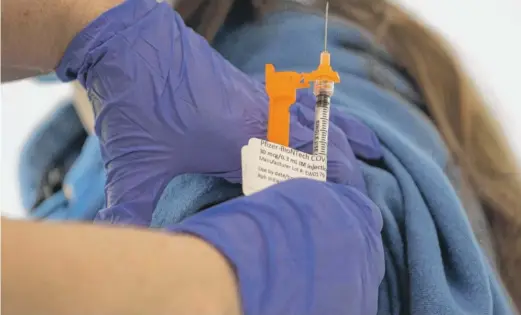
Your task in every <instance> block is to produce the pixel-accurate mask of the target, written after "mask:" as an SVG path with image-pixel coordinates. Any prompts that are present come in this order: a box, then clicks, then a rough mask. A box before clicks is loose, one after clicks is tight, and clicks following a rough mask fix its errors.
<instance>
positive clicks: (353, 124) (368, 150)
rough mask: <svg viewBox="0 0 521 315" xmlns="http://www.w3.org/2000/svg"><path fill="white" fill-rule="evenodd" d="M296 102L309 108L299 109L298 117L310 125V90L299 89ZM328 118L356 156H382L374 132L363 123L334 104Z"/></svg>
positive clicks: (311, 106) (311, 107)
mask: <svg viewBox="0 0 521 315" xmlns="http://www.w3.org/2000/svg"><path fill="white" fill-rule="evenodd" d="M297 102H298V103H299V104H301V105H302V106H303V107H304V108H307V109H309V111H305V110H301V113H302V114H303V115H302V116H301V117H300V118H301V121H302V123H303V124H305V125H308V126H311V125H312V124H313V123H314V110H315V105H316V97H315V96H314V95H313V93H311V91H310V90H299V91H298V93H297ZM329 120H330V122H331V123H332V124H334V125H335V126H336V127H338V128H340V129H341V130H342V132H343V133H344V134H345V137H346V138H347V140H348V141H349V144H350V145H351V147H352V149H353V152H354V153H355V154H356V155H357V156H360V157H362V158H365V159H379V158H381V157H382V148H381V146H380V142H379V141H378V138H377V137H376V134H375V133H374V132H373V131H372V130H371V129H370V128H369V127H367V126H366V125H365V124H364V123H362V122H361V121H359V120H358V119H356V118H355V117H353V116H351V115H349V114H347V113H344V112H342V111H341V110H339V109H338V108H336V107H335V106H331V109H330V118H329Z"/></svg>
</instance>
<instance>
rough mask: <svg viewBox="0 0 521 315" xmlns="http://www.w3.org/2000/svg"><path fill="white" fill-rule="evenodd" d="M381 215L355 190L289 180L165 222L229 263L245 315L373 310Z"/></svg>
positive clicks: (380, 268) (369, 314)
mask: <svg viewBox="0 0 521 315" xmlns="http://www.w3.org/2000/svg"><path fill="white" fill-rule="evenodd" d="M381 229H382V217H381V214H380V211H379V210H378V209H377V207H376V206H375V205H374V204H373V203H372V202H371V201H370V200H369V199H368V198H367V197H365V196H364V195H363V194H361V193H360V192H359V191H358V190H356V189H354V188H352V187H348V186H344V185H338V184H329V183H321V182H316V181H312V180H307V179H296V180H290V181H287V182H284V183H281V184H278V185H275V186H272V187H270V188H268V189H266V190H263V191H261V192H259V193H256V194H253V195H251V196H248V197H242V198H237V199H234V200H232V201H229V202H226V203H223V204H220V205H218V206H215V207H213V208H210V209H208V210H206V211H203V212H200V213H198V214H196V215H194V216H193V217H191V218H188V219H187V220H185V221H183V222H182V223H181V224H180V225H177V226H173V227H172V228H170V230H171V231H177V232H183V233H189V234H193V235H196V236H199V237H200V238H202V239H204V240H206V241H207V242H209V243H211V244H213V245H214V246H215V247H216V248H217V249H218V250H219V251H220V252H221V253H222V254H223V255H224V256H226V257H227V259H228V261H230V263H231V265H232V267H233V268H234V270H235V272H236V274H237V277H238V282H239V288H240V295H241V302H242V303H241V304H242V308H243V313H244V314H245V315H265V314H270V315H287V314H298V315H312V314H316V315H340V314H350V315H374V314H376V311H377V307H378V288H379V285H380V282H381V281H382V278H383V275H384V253H383V245H382V240H381V237H380V231H381Z"/></svg>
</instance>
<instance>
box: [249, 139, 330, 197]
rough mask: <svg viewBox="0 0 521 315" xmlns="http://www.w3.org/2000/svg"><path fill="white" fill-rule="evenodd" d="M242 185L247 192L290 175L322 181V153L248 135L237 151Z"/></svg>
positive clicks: (288, 177) (254, 190)
mask: <svg viewBox="0 0 521 315" xmlns="http://www.w3.org/2000/svg"><path fill="white" fill-rule="evenodd" d="M241 160H242V161H241V162H242V187H243V193H244V195H251V194H253V193H255V192H258V191H260V190H262V189H265V188H267V187H269V186H271V185H274V184H277V183H280V182H282V181H285V180H288V179H292V178H310V179H315V180H319V181H326V176H327V161H326V156H325V155H311V154H307V153H304V152H301V151H298V150H295V149H292V148H288V147H285V146H282V145H279V144H276V143H272V142H269V141H266V140H261V139H257V138H252V139H250V141H249V142H248V145H246V146H244V147H243V148H242V151H241Z"/></svg>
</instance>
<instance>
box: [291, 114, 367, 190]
mask: <svg viewBox="0 0 521 315" xmlns="http://www.w3.org/2000/svg"><path fill="white" fill-rule="evenodd" d="M306 110H309V109H306ZM297 112H298V110H297ZM297 112H296V114H295V115H293V116H292V122H291V125H292V128H291V141H290V146H291V147H292V148H295V149H297V150H299V151H302V152H306V153H309V154H312V153H313V129H311V128H309V126H305V125H303V124H302V123H301V121H299V118H298V113H297ZM330 135H331V137H330V141H328V158H327V160H328V162H327V167H328V170H327V176H328V177H327V179H328V181H331V182H334V183H339V184H349V185H352V186H355V187H356V188H358V189H359V190H361V191H365V184H364V181H363V178H362V175H361V172H360V170H359V169H358V168H357V167H356V157H355V155H354V153H353V151H352V150H351V147H350V146H349V144H348V142H347V140H346V138H345V136H344V135H343V133H342V131H341V130H340V129H339V128H337V127H335V126H331V125H330Z"/></svg>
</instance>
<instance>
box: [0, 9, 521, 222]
mask: <svg viewBox="0 0 521 315" xmlns="http://www.w3.org/2000/svg"><path fill="white" fill-rule="evenodd" d="M397 1H398V2H399V3H401V4H403V5H404V6H405V7H407V8H408V9H410V10H411V11H412V12H414V13H416V14H417V15H419V16H420V17H421V18H422V19H423V20H424V21H425V22H426V23H427V24H430V25H432V26H433V27H435V28H437V29H438V30H439V31H440V32H441V33H442V34H443V35H444V36H445V37H446V38H447V39H448V40H449V41H450V42H451V43H452V44H453V45H454V46H455V48H456V50H457V52H458V54H459V57H460V59H461V60H462V62H463V64H464V65H465V67H466V68H467V70H468V71H470V73H471V74H472V75H473V77H474V79H475V80H476V82H477V83H478V85H479V86H480V88H481V91H482V93H483V95H484V96H485V97H486V98H487V100H488V101H489V103H490V104H491V106H492V109H493V110H494V112H495V114H496V115H497V117H498V119H500V120H501V121H502V123H503V126H504V129H505V132H506V133H507V135H508V137H509V139H510V142H511V144H512V146H514V148H515V150H516V153H517V155H518V159H519V160H520V161H521V86H520V85H521V84H520V83H521V80H520V79H519V75H520V74H521V35H520V34H519V32H520V31H521V1H519V0H460V1H454V0H397ZM71 96H72V87H71V86H70V85H69V84H62V83H58V82H55V81H52V80H51V81H50V82H45V81H44V82H42V81H36V80H23V81H18V82H12V83H8V84H3V85H2V86H1V106H0V109H1V116H0V142H1V155H0V164H1V175H2V176H1V182H0V202H1V203H0V211H1V213H2V215H8V216H13V217H20V216H23V213H24V212H23V209H22V206H21V203H20V197H19V192H18V158H19V154H20V149H21V147H22V145H23V144H24V142H25V141H26V139H27V137H28V136H29V134H30V133H31V132H32V131H33V128H35V126H36V125H37V124H38V123H39V122H40V121H41V120H42V119H45V117H46V116H47V115H49V113H50V112H52V111H53V109H54V108H56V106H59V105H61V104H63V102H66V101H68V100H70V98H71Z"/></svg>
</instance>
